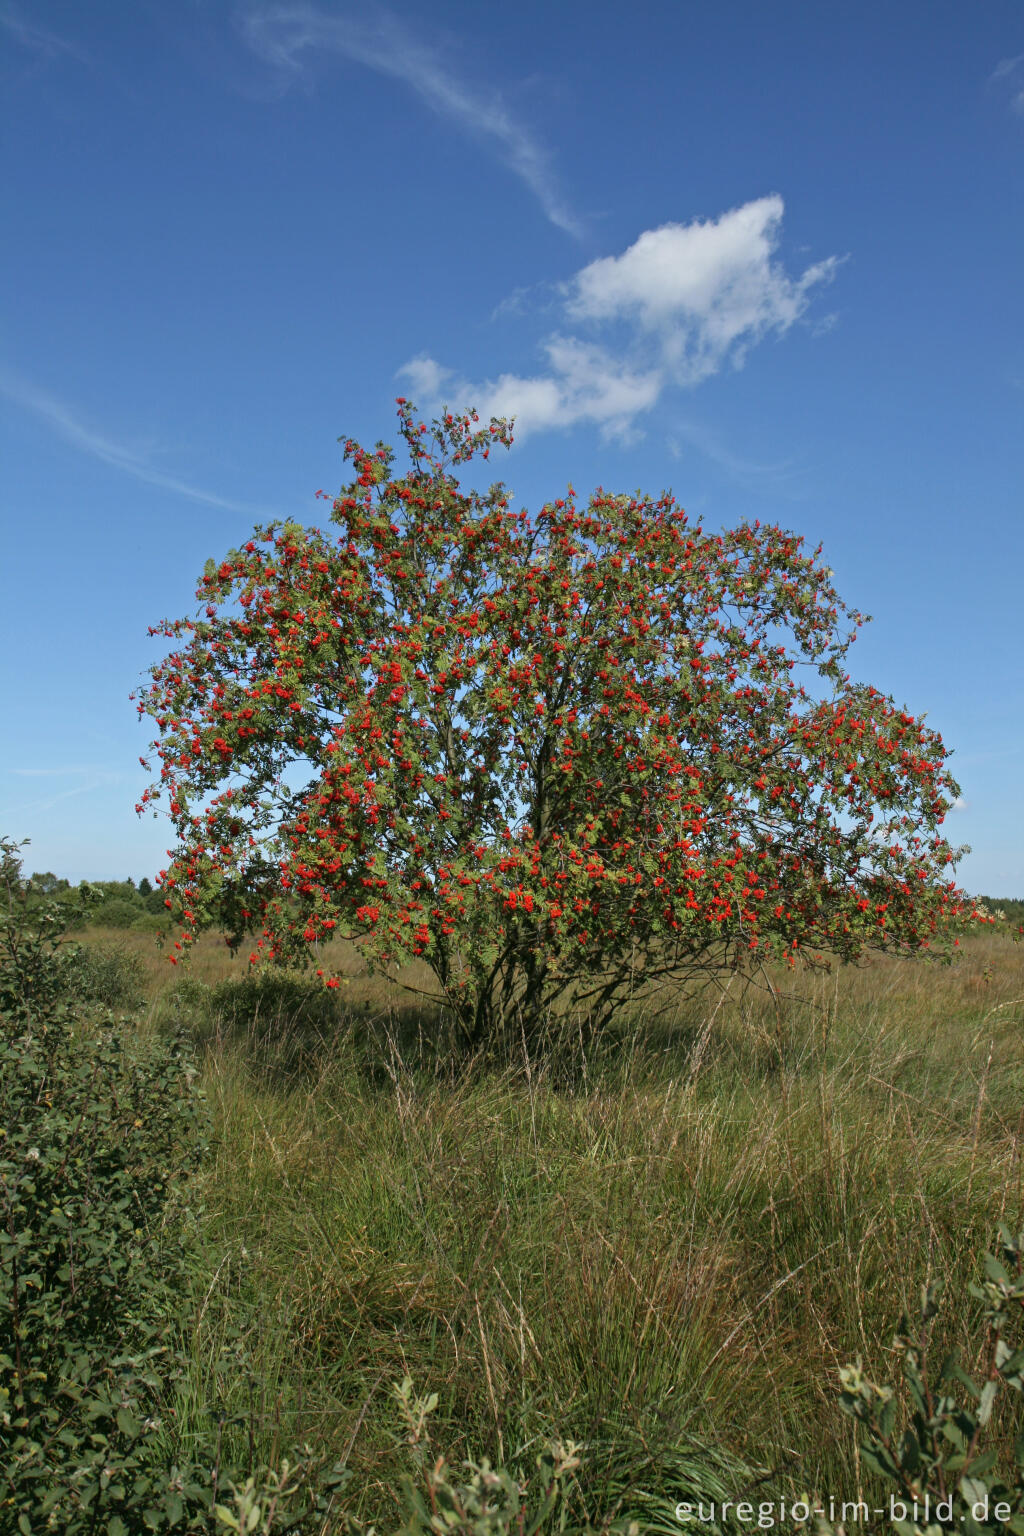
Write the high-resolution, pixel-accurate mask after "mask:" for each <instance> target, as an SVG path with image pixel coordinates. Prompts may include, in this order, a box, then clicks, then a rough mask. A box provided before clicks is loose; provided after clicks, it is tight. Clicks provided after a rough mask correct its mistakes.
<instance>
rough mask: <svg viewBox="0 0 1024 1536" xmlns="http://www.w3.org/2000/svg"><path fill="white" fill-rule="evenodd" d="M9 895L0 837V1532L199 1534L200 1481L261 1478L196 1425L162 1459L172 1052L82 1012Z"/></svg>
mask: <svg viewBox="0 0 1024 1536" xmlns="http://www.w3.org/2000/svg"><path fill="white" fill-rule="evenodd" d="M25 897H26V892H25V887H24V883H23V882H22V881H21V879H20V863H19V860H18V857H17V850H16V848H15V846H14V845H13V844H11V843H10V842H8V841H6V840H2V842H0V898H2V900H3V905H2V907H0V1529H2V1530H3V1531H4V1532H6V1531H8V1530H10V1531H15V1530H16V1531H18V1532H22V1533H24V1536H33V1533H36V1532H44V1531H46V1532H49V1531H60V1532H62V1533H67V1536H78V1533H81V1536H85V1533H92V1532H104V1533H106V1536H136V1533H137V1532H142V1531H165V1530H166V1531H170V1530H175V1531H180V1532H183V1533H184V1532H205V1531H208V1530H212V1529H213V1528H214V1526H215V1524H216V1519H217V1517H216V1516H215V1513H214V1505H215V1501H216V1498H217V1493H218V1487H219V1485H223V1484H224V1483H226V1482H228V1483H230V1481H231V1480H232V1479H233V1478H237V1479H238V1480H239V1481H242V1480H244V1478H245V1476H247V1475H252V1476H254V1478H255V1479H256V1480H257V1481H258V1483H259V1486H261V1487H262V1486H264V1485H265V1484H266V1482H267V1479H268V1478H270V1477H271V1476H272V1474H271V1472H270V1471H269V1470H268V1469H267V1468H265V1467H260V1466H257V1467H255V1468H253V1467H252V1466H250V1465H246V1464H243V1463H238V1464H236V1465H234V1466H233V1465H231V1463H230V1462H227V1461H226V1460H225V1459H223V1458H222V1456H221V1446H220V1440H221V1430H220V1429H219V1428H218V1427H217V1426H215V1425H211V1429H210V1433H209V1435H208V1436H207V1442H206V1444H202V1445H199V1446H194V1447H191V1448H190V1451H191V1455H190V1459H187V1460H183V1461H182V1462H181V1464H179V1465H175V1464H172V1463H170V1462H169V1461H168V1459H167V1457H166V1448H167V1445H168V1442H169V1441H170V1443H171V1444H173V1443H174V1435H173V1414H174V1400H175V1386H176V1383H177V1381H178V1380H179V1378H180V1377H181V1376H182V1374H183V1372H184V1369H185V1362H184V1359H183V1356H182V1353H181V1347H180V1338H181V1333H182V1331H183V1329H184V1327H185V1326H186V1323H187V1313H188V1311H189V1309H190V1307H191V1298H190V1284H189V1271H188V1264H187V1251H186V1248H185V1245H184V1237H185V1232H186V1226H187V1222H186V1212H185V1210H184V1209H183V1208H182V1202H181V1198H180V1197H181V1193H182V1191H181V1185H180V1175H182V1174H184V1176H185V1179H186V1180H187V1179H188V1176H189V1174H190V1171H191V1170H194V1168H195V1167H196V1165H197V1160H198V1158H199V1157H200V1155H201V1153H202V1148H203V1142H204V1133H205V1111H204V1106H203V1104H202V1100H201V1096H200V1094H199V1091H198V1089H197V1086H196V1075H197V1074H196V1070H195V1068H194V1066H193V1065H192V1063H191V1053H190V1051H189V1050H188V1048H187V1047H186V1045H185V1042H184V1041H183V1040H182V1039H181V1038H180V1037H179V1038H174V1039H171V1040H169V1041H166V1042H162V1043H161V1042H158V1041H152V1042H150V1043H149V1044H145V1045H143V1044H141V1043H139V1042H138V1041H134V1042H132V1041H131V1039H130V1034H129V1033H128V1032H127V1031H126V1030H125V1029H124V1027H123V1023H124V1021H121V1024H118V1023H117V1022H116V1021H115V1020H114V1019H113V1017H112V1016H111V1015H109V1014H107V1015H105V1016H102V1017H100V1018H98V1019H97V1018H95V1017H90V1018H88V1019H86V1018H84V1017H83V1015H82V1012H81V1010H80V1009H76V1007H75V1006H74V1005H73V1004H72V1003H71V1001H70V1000H69V996H68V979H69V974H70V968H69V960H70V959H73V958H74V951H70V952H69V951H68V950H67V949H60V948H59V941H60V938H61V933H62V922H63V919H62V915H61V913H60V912H59V910H53V909H49V908H46V907H43V908H36V909H34V910H29V909H28V908H27V905H26V900H25ZM85 974H86V975H88V970H86V972H85ZM168 1418H170V1420H171V1422H170V1424H169V1425H168V1423H167V1422H166V1421H167V1420H168ZM302 1470H303V1472H304V1474H305V1476H304V1481H303V1484H302V1486H301V1488H300V1489H299V1490H298V1491H299V1493H300V1494H301V1498H300V1499H299V1505H300V1507H299V1509H298V1514H296V1513H295V1508H294V1503H295V1501H294V1499H293V1500H292V1501H291V1503H289V1504H288V1506H287V1508H288V1518H287V1519H285V1518H284V1517H283V1510H284V1506H282V1517H281V1518H276V1517H275V1518H276V1523H275V1524H274V1525H273V1529H274V1530H275V1531H277V1530H280V1531H285V1530H291V1529H296V1530H297V1529H299V1528H300V1525H301V1524H302V1521H303V1519H308V1518H309V1517H310V1516H311V1512H316V1511H319V1515H320V1516H321V1517H322V1514H323V1511H324V1510H325V1509H326V1507H327V1504H328V1502H329V1499H330V1496H331V1478H330V1476H329V1475H327V1474H326V1472H325V1469H324V1468H321V1467H319V1466H318V1465H317V1464H316V1463H315V1462H313V1461H309V1460H308V1459H307V1463H306V1464H304V1466H303V1468H302ZM254 1485H255V1484H254ZM293 1492H294V1490H293ZM320 1525H322V1518H321V1519H320V1520H319V1524H318V1528H319V1526H320ZM267 1529H268V1530H269V1529H270V1527H269V1526H268V1527H267Z"/></svg>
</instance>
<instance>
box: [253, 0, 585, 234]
mask: <svg viewBox="0 0 1024 1536" xmlns="http://www.w3.org/2000/svg"><path fill="white" fill-rule="evenodd" d="M240 26H241V30H242V35H243V37H244V38H245V40H246V42H247V43H248V44H249V46H250V47H251V48H252V49H253V50H254V51H255V52H256V53H258V54H259V55H260V56H261V57H262V58H263V59H264V60H266V62H267V63H269V64H272V65H273V66H275V67H276V68H277V69H279V70H281V71H283V72H284V73H285V74H286V75H289V76H292V77H298V76H300V75H302V74H303V73H304V72H305V70H306V68H307V60H309V59H310V58H315V57H316V56H317V55H323V54H335V55H338V56H340V57H342V58H347V59H351V60H352V61H353V63H356V64H361V65H363V66H364V67H365V68H367V69H372V70H375V71H376V72H377V73H378V74H382V75H389V76H391V78H392V79H396V80H401V81H402V82H403V83H404V84H405V85H407V86H408V87H409V88H410V90H412V91H414V92H415V93H416V95H417V96H419V98H420V99H421V101H423V102H424V103H425V104H426V105H427V106H428V107H430V108H431V110H432V111H434V112H437V113H438V114H439V115H440V116H442V117H447V118H449V119H451V120H452V121H453V122H455V123H457V124H458V125H459V126H460V127H462V128H464V129H466V131H467V132H469V133H470V134H472V135H473V136H474V137H475V138H478V139H480V140H481V141H482V142H484V143H485V144H490V145H491V147H492V148H493V149H494V151H495V152H496V153H497V155H498V157H499V159H501V160H502V161H503V162H504V164H505V165H506V166H507V167H508V169H509V170H510V171H512V172H513V174H514V175H516V176H518V177H519V179H520V181H522V182H523V183H524V184H525V185H526V186H527V187H528V188H529V189H530V191H531V192H532V193H533V195H534V196H535V197H536V199H537V201H538V202H539V203H540V205H541V207H542V209H543V210H544V213H545V214H546V216H547V218H548V219H550V221H551V223H552V224H554V225H556V226H557V228H559V229H562V230H565V231H566V233H567V234H570V235H575V236H579V235H580V234H581V225H580V222H579V220H578V218H577V217H576V215H575V214H574V213H573V212H572V210H571V209H570V208H569V206H568V204H567V203H566V201H565V199H564V197H563V196H562V194H561V192H560V191H559V189H558V184H557V178H556V176H555V173H554V170H553V167H552V164H551V156H550V154H549V153H548V151H547V150H546V149H545V147H544V146H543V145H542V144H541V143H540V141H539V140H538V139H537V138H536V136H535V135H534V134H533V133H532V132H531V131H530V129H529V128H528V127H526V125H525V124H523V123H521V122H519V121H518V120H517V119H516V118H515V117H514V116H513V114H512V113H511V112H510V111H509V110H508V108H507V107H505V106H504V105H503V104H502V102H501V100H500V99H499V97H498V95H497V93H496V92H493V91H489V92H487V93H486V94H485V93H484V92H482V91H480V90H478V89H476V88H474V87H473V86H471V85H468V84H467V83H466V82H465V81H464V80H460V79H459V78H458V76H457V75H456V74H455V73H454V72H453V71H452V70H451V68H450V67H449V66H448V65H447V64H446V63H445V62H444V61H443V60H442V59H441V57H440V56H439V54H438V53H437V52H436V51H435V50H434V49H432V48H429V47H427V46H426V45H425V44H423V43H421V42H419V41H417V39H416V38H415V37H414V36H413V35H412V34H411V32H410V31H409V30H408V29H407V27H406V26H405V25H404V23H402V22H401V21H399V20H398V18H397V17H395V16H393V15H391V14H390V13H389V12H387V11H378V12H376V13H375V14H373V15H368V14H367V12H366V10H365V9H363V10H360V11H352V12H345V11H343V12H341V13H338V12H329V11H326V10H320V9H318V8H317V7H316V6H314V5H309V4H301V3H298V4H296V3H284V4H277V5H262V6H257V7H256V8H254V9H252V10H249V11H248V12H246V13H244V14H243V16H242V18H241V20H240Z"/></svg>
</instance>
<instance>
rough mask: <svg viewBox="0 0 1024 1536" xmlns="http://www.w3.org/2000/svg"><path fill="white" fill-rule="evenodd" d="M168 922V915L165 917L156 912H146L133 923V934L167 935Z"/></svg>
mask: <svg viewBox="0 0 1024 1536" xmlns="http://www.w3.org/2000/svg"><path fill="white" fill-rule="evenodd" d="M167 927H168V920H167V915H166V913H165V914H164V916H163V917H160V916H158V914H157V913H156V912H144V913H143V914H142V916H141V917H137V918H136V919H135V921H134V922H133V923H132V932H133V933H166V931H167Z"/></svg>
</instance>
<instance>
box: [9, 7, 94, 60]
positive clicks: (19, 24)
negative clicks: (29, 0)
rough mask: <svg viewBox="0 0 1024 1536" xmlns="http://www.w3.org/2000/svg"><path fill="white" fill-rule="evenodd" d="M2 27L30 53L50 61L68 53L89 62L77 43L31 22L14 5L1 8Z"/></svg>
mask: <svg viewBox="0 0 1024 1536" xmlns="http://www.w3.org/2000/svg"><path fill="white" fill-rule="evenodd" d="M0 27H2V28H3V30H4V31H5V32H6V33H7V35H8V36H9V37H12V38H13V39H14V41H15V42H17V43H20V44H21V46H22V47H23V48H27V49H28V51H29V52H30V53H34V54H37V55H39V56H42V57H44V58H48V59H54V58H57V57H58V56H59V55H60V54H62V53H66V54H68V55H70V56H71V57H72V58H76V59H80V60H81V61H82V63H87V62H88V57H87V55H86V54H85V53H84V52H83V51H82V49H81V48H79V46H78V44H77V43H73V42H70V41H69V40H68V39H67V38H66V37H60V36H58V34H57V33H56V32H51V31H49V30H48V29H47V28H46V27H41V26H39V25H38V24H37V23H36V22H34V21H29V20H28V19H27V18H26V17H25V16H24V15H22V13H21V11H20V10H18V9H17V8H16V7H15V6H13V5H5V6H3V7H2V8H0Z"/></svg>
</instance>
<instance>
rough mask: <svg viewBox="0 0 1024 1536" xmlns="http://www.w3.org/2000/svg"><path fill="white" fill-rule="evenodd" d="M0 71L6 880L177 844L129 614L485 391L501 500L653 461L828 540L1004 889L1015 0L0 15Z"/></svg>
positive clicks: (149, 611)
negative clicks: (403, 425)
mask: <svg viewBox="0 0 1024 1536" xmlns="http://www.w3.org/2000/svg"><path fill="white" fill-rule="evenodd" d="M0 86H2V97H3V107H2V109H0V110H2V118H3V155H4V180H5V189H6V190H5V203H6V206H7V210H8V225H9V234H8V237H7V239H6V241H5V243H4V249H3V252H2V255H0V264H2V280H3V291H4V293H5V294H6V296H7V303H6V306H5V309H6V315H5V321H4V327H3V333H2V337H0V404H2V425H0V453H2V462H3V470H2V497H3V509H4V512H3V515H4V535H3V549H4V569H5V578H4V586H3V593H4V600H3V605H2V606H3V621H2V622H3V637H2V638H3V646H2V653H0V667H2V672H3V678H2V686H3V699H4V706H3V712H4V722H5V727H6V729H5V737H6V748H5V751H4V754H3V759H2V765H0V831H4V832H5V833H7V834H8V835H11V836H14V837H17V838H19V839H20V838H26V837H27V838H30V839H31V842H32V846H31V847H30V849H29V850H28V851H27V854H26V859H27V864H28V867H29V868H30V869H53V870H54V871H56V872H57V873H58V874H62V875H67V876H68V877H70V878H71V879H75V880H77V879H80V878H83V877H91V878H124V877H125V876H126V875H129V874H130V875H132V876H134V877H135V878H136V879H137V878H139V877H140V876H141V875H143V874H148V875H150V876H152V875H153V874H154V873H155V871H156V870H157V869H158V868H159V867H161V866H162V865H163V864H164V863H165V862H166V859H165V849H166V844H167V833H166V831H165V829H164V826H163V823H162V822H160V821H153V820H149V819H146V820H140V819H138V818H137V817H136V816H135V813H134V810H133V806H134V802H135V800H136V799H137V798H138V794H139V791H140V790H141V788H142V786H143V784H144V782H145V778H146V776H145V774H144V773H143V771H142V769H141V768H139V767H138V762H137V760H138V757H139V754H140V753H142V752H144V751H145V749H146V746H147V743H148V733H147V732H146V729H145V726H144V725H142V726H140V725H139V724H138V723H137V722H136V717H135V712H134V708H133V706H132V704H131V703H130V702H129V698H128V695H129V693H130V692H131V690H132V689H133V688H134V687H135V686H137V684H138V683H139V682H140V680H141V679H142V677H143V675H144V673H145V669H146V668H147V666H148V665H150V664H151V663H152V662H153V661H154V660H155V659H156V658H157V655H158V654H159V650H158V642H156V641H153V640H151V639H149V638H148V636H147V627H148V626H149V625H150V624H153V623H155V622H156V621H157V620H159V619H160V618H163V617H172V616H178V615H180V614H183V613H185V612H187V611H190V610H191V608H192V607H193V603H194V598H193V592H194V581H195V578H196V576H197V575H198V574H199V573H200V571H201V570H202V566H203V563H204V561H205V560H206V558H207V557H208V556H210V555H214V556H217V557H220V556H221V555H222V554H223V553H224V552H225V551H226V550H227V549H228V548H230V547H231V546H232V545H234V544H236V543H238V542H239V540H240V539H244V537H245V536H246V534H247V533H248V531H249V529H250V528H251V526H252V524H253V523H254V522H256V521H259V520H266V519H267V518H269V517H272V516H278V517H280V516H293V517H298V518H300V519H303V520H305V521H308V522H310V523H313V522H316V521H317V520H318V518H317V509H318V506H320V507H321V509H322V504H318V503H317V502H316V501H315V500H314V494H315V492H316V491H317V490H318V489H319V488H321V487H323V488H326V489H328V490H332V491H333V490H336V489H337V487H338V486H339V484H340V483H341V482H342V479H343V478H344V469H343V465H342V460H341V451H340V448H339V446H338V443H337V438H338V436H339V435H341V434H344V435H352V436H354V437H357V438H362V439H363V440H364V441H366V442H368V443H373V442H375V441H376V440H377V439H378V438H380V437H384V438H385V439H388V440H393V439H394V438H395V437H396V435H397V434H396V432H395V417H394V405H393V400H394V396H395V395H396V394H405V395H408V396H409V397H410V398H412V399H414V400H415V401H416V402H417V404H418V405H420V406H422V407H423V408H425V409H429V408H430V407H431V406H432V405H434V404H435V403H436V401H438V400H440V399H441V398H443V399H445V400H446V401H447V402H449V403H451V404H462V403H464V402H467V403H473V404H476V405H477V406H478V407H479V408H480V409H481V412H482V413H486V412H488V411H489V410H492V409H498V410H501V411H502V412H504V413H508V414H514V415H516V416H517V418H518V422H519V430H518V431H517V442H516V446H515V447H514V449H513V450H512V452H511V454H510V455H509V456H508V457H507V458H506V459H504V461H503V463H502V465H501V468H500V471H499V472H500V473H501V474H502V476H503V477H504V478H505V479H506V480H507V482H508V484H509V485H510V486H511V487H512V489H513V490H514V492H515V494H516V496H517V498H518V500H519V503H520V504H521V505H525V506H528V507H536V506H538V505H539V504H540V503H541V502H542V501H544V500H546V499H549V498H550V497H553V496H556V495H558V494H559V493H560V492H561V490H562V489H563V488H564V486H565V484H566V483H567V482H568V481H570V480H571V481H572V483H573V484H574V485H575V486H576V488H577V491H580V492H589V491H590V490H591V489H593V487H594V486H596V485H598V484H603V485H605V486H606V487H607V488H609V489H629V490H633V489H636V488H638V487H639V488H642V489H643V490H647V491H651V492H652V493H658V492H660V491H661V490H662V489H663V488H665V487H671V488H672V489H673V490H674V492H675V494H676V496H677V498H678V500H679V501H680V503H681V504H682V505H684V506H686V507H687V508H688V509H690V510H691V511H692V512H693V513H694V514H697V515H699V516H700V517H701V518H702V519H703V521H704V522H705V524H706V525H708V526H710V527H719V526H729V525H730V524H732V523H734V522H735V521H738V520H739V519H740V518H742V517H751V518H755V517H757V518H760V519H761V520H762V521H778V522H781V523H782V524H783V525H785V526H787V527H790V528H793V529H795V530H797V531H798V532H800V533H802V534H803V535H804V536H805V537H806V539H807V540H808V542H809V543H810V544H811V545H815V544H817V543H818V542H819V541H820V542H822V543H823V544H824V546H825V552H826V558H827V560H828V563H829V564H830V565H831V566H832V567H833V568H834V570H835V573H836V584H837V586H838V589H839V591H840V593H841V594H842V596H843V597H844V598H845V599H846V600H847V601H848V602H850V603H851V604H853V605H854V606H855V607H858V608H860V609H861V610H862V611H864V612H867V613H870V614H872V615H873V616H874V622H873V624H871V625H870V626H869V627H868V628H867V630H866V631H864V632H863V633H862V635H861V637H860V639H859V640H858V641H857V644H856V645H855V646H854V648H853V652H852V653H851V670H852V671H853V672H854V674H855V675H856V676H858V677H860V678H862V679H863V680H865V681H868V682H871V683H873V684H875V685H876V686H877V687H880V688H882V689H884V690H885V691H886V692H890V693H892V694H893V695H894V696H895V698H896V700H897V702H898V703H899V704H900V705H902V706H906V707H909V708H910V709H912V710H914V711H915V712H920V711H922V710H927V711H928V719H929V724H931V725H932V726H934V727H935V728H937V729H939V730H940V731H941V732H942V734H943V736H944V738H945V739H946V741H947V743H948V744H949V745H951V746H953V747H954V748H955V749H956V756H955V758H954V767H955V770H956V772H957V774H958V777H959V779H960V781H961V784H962V787H963V804H962V806H961V807H959V808H958V810H957V811H956V813H955V814H954V815H953V816H952V817H951V822H950V834H951V837H952V840H953V841H955V842H958V843H961V842H969V843H970V844H971V845H972V848H973V852H972V853H971V855H970V856H969V857H968V858H966V859H965V860H964V862H963V863H962V864H961V866H960V870H959V873H960V877H961V879H962V881H963V883H965V884H966V885H967V887H968V889H969V890H971V891H974V892H989V893H991V894H996V895H1006V896H1010V895H1016V896H1021V895H1024V827H1022V820H1024V818H1022V816H1021V810H1020V805H1021V788H1022V777H1024V772H1022V770H1024V698H1022V692H1024V690H1022V646H1021V619H1020V608H1021V605H1020V599H1019V595H1017V594H1019V590H1020V587H1021V576H1020V571H1021V568H1022V565H1024V532H1022V528H1024V517H1022V513H1024V430H1022V426H1024V424H1022V415H1024V283H1022V280H1021V273H1022V272H1024V199H1022V196H1021V188H1022V171H1024V9H1022V7H1021V6H1020V5H1019V4H1018V3H1016V0H991V3H985V4H982V5H976V6H967V5H964V4H961V3H951V0H903V3H901V4H900V5H898V6H892V5H891V4H885V5H882V4H879V3H874V0H859V3H858V4H856V5H854V4H844V5H829V6H823V5H821V4H820V3H819V0H814V3H795V0H782V3H780V4H778V5H774V6H766V5H764V4H762V3H753V0H750V3H729V0H724V3H722V4H720V5H714V6H712V5H708V4H698V3H691V0H673V3H651V4H645V5H642V6H622V5H620V4H611V3H609V0H596V3H591V4H588V5H586V6H583V5H577V4H564V5H555V6H551V5H550V4H549V3H548V4H544V5H542V4H540V3H535V0H528V3H525V4H524V3H520V4H517V5H516V6H514V7H512V6H508V7H505V6H501V7H499V6H479V5H468V4H464V3H435V4H431V5H429V6H422V5H421V6H412V5H410V4H404V5H396V6H393V7H391V8H389V9H385V8H382V7H377V6H375V5H373V4H372V3H369V0H363V3H361V4H359V5H355V6H347V5H340V4H332V3H330V0H321V3H309V4H298V3H292V0H282V3H274V4H255V3H254V4H239V5H233V4H230V3H220V0H191V3H188V0H173V3H172V0H131V3H128V0H116V3H115V0H90V4H89V5H88V6H83V5H81V4H80V3H77V0H76V3H60V0H12V3H8V0H0ZM320 520H322V510H321V514H320Z"/></svg>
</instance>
